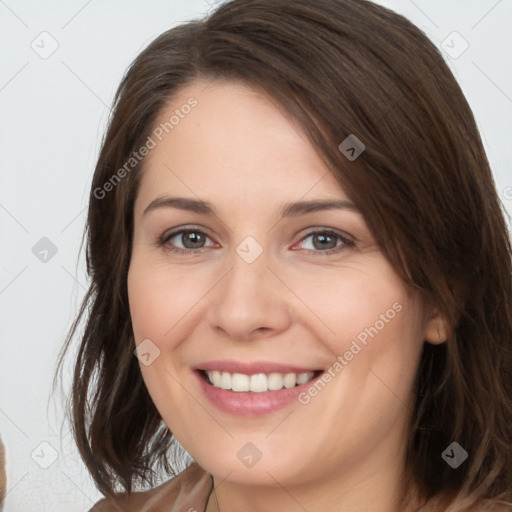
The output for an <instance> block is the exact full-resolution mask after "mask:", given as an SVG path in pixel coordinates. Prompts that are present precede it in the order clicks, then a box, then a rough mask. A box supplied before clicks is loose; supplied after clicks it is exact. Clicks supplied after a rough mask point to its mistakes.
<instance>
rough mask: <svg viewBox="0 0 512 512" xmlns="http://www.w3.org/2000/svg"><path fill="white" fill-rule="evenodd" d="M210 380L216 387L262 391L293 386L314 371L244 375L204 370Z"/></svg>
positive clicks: (312, 375) (306, 380)
mask: <svg viewBox="0 0 512 512" xmlns="http://www.w3.org/2000/svg"><path fill="white" fill-rule="evenodd" d="M206 374H207V375H208V378H209V379H210V382H211V383H212V384H213V386H214V387H216V388H221V389H230V390H232V391H238V392H247V391H252V392H254V393H264V392H265V391H277V390H279V389H282V388H283V387H285V388H293V387H295V386H297V385H298V386H300V385H301V384H305V383H306V382H308V381H309V380H311V379H312V378H313V377H314V375H315V372H305V373H299V374H297V373H270V374H269V375H266V374H264V373H257V374H255V375H245V374H243V373H229V372H219V371H217V370H214V371H208V372H206Z"/></svg>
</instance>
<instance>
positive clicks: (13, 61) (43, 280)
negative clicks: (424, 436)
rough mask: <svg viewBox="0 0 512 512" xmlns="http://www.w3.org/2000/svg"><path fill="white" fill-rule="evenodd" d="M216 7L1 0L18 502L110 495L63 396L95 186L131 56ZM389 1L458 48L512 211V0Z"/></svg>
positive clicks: (5, 257)
mask: <svg viewBox="0 0 512 512" xmlns="http://www.w3.org/2000/svg"><path fill="white" fill-rule="evenodd" d="M216 3H218V2H214V1H213V0H209V2H207V1H206V0H187V1H184V0H166V1H164V0H150V1H146V2H142V1H140V2H134V1H130V2H122V1H121V0H112V1H109V2H100V1H99V0H89V1H85V0H71V1H64V0H60V1H54V2H44V1H35V0H26V1H22V0H17V1H15V0H5V1H3V0H0V48H1V54H0V55H1V66H0V149H1V159H0V165H1V170H2V172H1V178H0V179H1V182H0V233H1V242H2V251H1V257H0V270H1V274H0V311H1V324H0V329H1V330H0V343H1V345H0V354H1V356H0V390H1V396H0V432H1V435H2V437H3V439H4V443H5V444H6V452H7V476H8V482H7V488H8V495H7V498H6V505H5V510H6V511H8V512H21V511H22V512H36V511H37V512H44V511H52V512H75V511H76V512H79V511H85V510H88V509H89V508H90V507H91V506H92V504H93V502H95V501H96V500H97V499H98V498H99V494H98V492H97V491H96V490H95V488H94V486H93V485H92V481H91V479H90V477H89V476H88V474H87V473H86V471H85V469H84V467H83V465H82V464H81V462H80V461H79V459H78V456H77V453H76V450H75V449H74V447H73V442H72V438H71V435H70V434H69V428H68V426H67V425H65V424H64V425H63V426H62V431H61V423H62V417H63V415H62V403H63V398H62V396H60V395H54V396H50V391H51V389H50V384H51V378H52V375H53V371H54V365H55V361H56V357H57V354H58V351H59V349H60V347H61V345H62V343H63V341H64V337H65V334H66V332H67V329H68V328H69V326H70V323H71V321H72V318H73V316H74V315H75V313H76V311H77V308H78V305H79V302H80V299H81V298H82V296H83V294H84V291H85V289H86V286H87V279H86V275H85V271H84V268H85V267H84V257H83V253H82V254H81V255H80V259H79V246H80V240H81V234H82V230H83V225H84V221H85V211H86V200H87V196H88V188H89V185H90V180H91V176H92V172H93V168H94V164H95V159H96V157H97V155H98V151H99V147H100V140H101V136H102V134H103V130H104V128H105V124H106V121H107V116H108V113H109V105H110V104H111V101H112V98H113V94H114V92H115V89H116V87H117V85H118V83H119V81H120V79H121V77H122V75H123V73H124V71H125V69H126V68H127V66H128V65H129V64H130V62H131V61H132V60H133V59H134V58H135V56H136V55H137V54H138V53H139V52H140V51H141V50H142V49H143V48H144V47H145V46H146V45H147V44H148V43H149V42H150V41H151V40H152V39H153V38H154V37H156V36H157V35H158V34H160V33H161V32H163V31H164V30H166V29H168V28H169V27H171V26H173V25H175V24H177V23H179V22H180V21H183V20H186V19H189V18H192V17H196V16H198V15H201V14H203V13H206V12H207V11H208V10H209V9H211V8H212V6H213V5H215V4H216ZM379 3H382V4H384V5H386V6H388V7H390V8H392V9H394V10H396V11H398V12H400V13H402V14H404V15H406V16H407V17H408V18H410V19H411V20H412V21H413V22H414V23H416V24H417V25H419V26H420V27H421V28H422V29H423V30H424V31H425V32H426V33H427V34H428V35H429V37H430V38H431V39H432V40H433V41H434V42H435V44H436V45H438V46H439V47H441V48H444V49H445V50H446V51H447V52H448V53H450V54H451V55H452V56H451V57H450V56H449V55H448V54H447V53H446V52H445V55H446V59H447V61H448V62H449V63H450V65H451V68H452V69H453V71H454V73H455V76H456V77H457V79H458V80H459V83H460V84H461V85H462V88H463V90H464V92H465V93H466V96H467V98H468V100H469V103H470V105H471V106H472V108H473V111H474V113H475V116H476V118H477V121H478V124H479V127H480V130H481V133H482V136H483V139H484V143H485V146H486V149H487V152H488V156H489V159H490V161H491V165H492V168H493V171H494V175H495V177H496V181H497V187H498V189H499V191H500V195H501V197H502V200H503V202H504V204H505V206H506V208H507V209H508V211H512V171H511V162H512V144H511V133H512V129H511V128H512V71H511V66H510V58H511V55H512V51H511V50H512V33H511V31H510V26H511V22H512V2H511V1H510V0H501V1H497V0H471V1H463V0H459V1H457V0H451V1H449V0H430V1H427V0H416V1H412V0H381V2H379ZM454 31H455V32H457V34H453V32H454ZM42 32H47V33H48V34H49V35H48V34H42V35H41V33H42ZM369 37H371V35H369ZM443 41H444V43H443ZM55 45H58V48H57V49H56V51H55V52H54V53H53V54H52V55H50V56H48V55H47V54H48V53H49V52H50V51H51V50H52V49H53V46H55ZM466 45H469V46H468V48H467V49H466V51H464V52H463V53H461V52H462V50H464V48H465V46H466ZM443 51H444V50H443ZM459 54H460V55H459ZM43 57H47V58H43ZM454 57H456V58H454ZM468 144H471V141H468ZM43 237H47V238H48V239H50V240H51V242H52V243H53V244H54V245H55V247H56V249H57V252H56V254H55V255H53V256H52V253H51V252H50V253H48V254H47V255H45V254H44V253H39V258H44V257H45V256H46V259H47V261H46V262H43V261H41V260H40V259H39V258H38V257H36V255H35V254H34V253H33V252H32V248H33V247H34V246H35V245H36V244H37V243H38V242H39V241H40V239H41V238H43ZM36 247H37V246H36ZM36 252H38V251H36ZM68 374H69V372H68ZM68 384H69V375H68V378H67V380H66V381H65V382H64V385H65V386H67V385H68ZM41 443H43V444H41ZM53 459H55V460H53ZM50 463H51V465H50V466H49V467H48V468H47V469H44V467H42V466H45V465H48V464H50Z"/></svg>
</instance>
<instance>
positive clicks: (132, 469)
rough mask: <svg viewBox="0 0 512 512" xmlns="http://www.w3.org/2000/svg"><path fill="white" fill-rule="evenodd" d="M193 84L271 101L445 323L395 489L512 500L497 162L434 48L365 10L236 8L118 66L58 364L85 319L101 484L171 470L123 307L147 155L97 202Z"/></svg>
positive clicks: (320, 3)
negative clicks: (238, 87)
mask: <svg viewBox="0 0 512 512" xmlns="http://www.w3.org/2000/svg"><path fill="white" fill-rule="evenodd" d="M199 78H203V79H207V80H214V79H216V78H220V79H228V80H237V81H242V82H244V83H247V84H249V85H251V86H252V87H256V88H260V89H262V90H264V91H265V92H266V93H267V94H268V95H270V96H271V97H272V98H273V99H274V100H276V101H277V102H278V103H279V104H280V105H281V106H282V107H283V109H284V111H286V112H287V113H288V114H289V115H290V116H291V118H292V119H294V120H295V121H296V122H297V123H298V125H299V126H300V127H301V128H302V130H303V131H304V133H305V134H306V135H307V137H308V138H309V140H310V141H311V142H312V144H313V145H314V147H315V148H316V149H317V151H318V153H319V154H320V155H321V156H322V158H323V159H324V161H325V162H326V164H327V165H328V166H329V168H330V169H331V170H332V173H333V174H334V176H335V177H336V178H337V179H338V180H339V182H340V184H341V185H342V186H343V187H344V189H345V190H346V192H347V193H348V195H349V196H350V197H351V199H352V200H353V201H354V202H355V203H356V205H357V206H358V208H359V209H360V210H361V211H362V212H363V215H364V216H365V219H366V221H367V223H368V225H369V227H370V229H371V230H372V232H373V234H374V235H375V237H376V239H377V241H378V242H379V244H380V246H381V248H382V251H383V253H384V254H385V255H386V256H387V258H388V259H389V261H390V262H391V264H392V265H393V267H394V268H395V270H396V272H398V273H399V274H400V275H401V276H402V278H403V279H404V280H405V282H406V283H408V284H409V285H410V286H412V287H414V288H415V289H417V290H419V291H420V292H421V293H422V296H423V297H424V298H425V300H426V301H428V302H430V303H432V304H434V305H435V306H436V307H437V308H438V309H439V311H441V313H442V314H443V316H444V317H445V318H446V320H447V324H448V325H449V337H448V339H447V341H446V343H444V344H441V345H436V346H434V345H431V344H428V343H425V345H424V351H423V354H422V359H421V363H420V367H419V369H418V377H417V383H416V403H415V406H414V410H413V411H411V429H410V438H409V444H408V452H407V460H406V467H405V473H404V489H405V488H406V487H408V486H409V485H408V484H409V483H414V484H415V486H417V488H418V490H419V492H420V495H421V497H422V498H423V499H424V500H428V499H430V498H432V497H434V496H439V495H445V494H446V495H455V494H457V493H460V494H461V495H474V496H475V497H476V499H493V501H494V502H496V503H506V502H507V500H508V501H512V463H511V462H512V313H511V304H512V301H511V299H512V288H511V285H512V280H511V275H512V274H511V247H510V242H509V239H508V235H507V229H506V225H505V221H504V218H503V214H502V210H501V205H500V202H499V199H498V197H497V194H496V191H495V187H494V183H493V178H492V175H491V171H490V168H489V164H488V161H487V158H486V156H485V152H484V148H483V146H482V142H481V139H480V136H479V133H478V130H477V127H476V124H475V121H474V118H473V115H472V113H471V110H470V108H469V106H468V104H467V102H466V100H465V98H464V96H463V94H462V92H461V90H460V88H459V86H458V85H457V83H456V81H455V79H454V77H453V75H452V73H451V72H450V71H449V69H448V67H447V65H446V64H445V62H444V60H443V58H442V57H441V55H440V53H439V51H438V50H437V49H436V47H435V46H434V45H433V44H432V43H431V42H430V41H429V40H428V38H427V37H426V36H425V35H424V34H423V33H422V32H421V31H420V30H419V29H418V28H416V27H415V26H414V25H412V24H411V23H410V22H409V21H407V20H406V19H405V18H403V17H402V16H400V15H397V14H395V13H393V12H392V11H390V10H387V9H385V8H383V7H380V6H377V5H375V4H372V3H370V2H367V1H362V0H316V1H315V2H311V1H309V0H234V1H230V2H227V3H225V4H223V5H221V6H220V7H219V8H218V9H217V10H216V11H215V12H213V13H212V14H211V15H209V16H208V17H206V18H205V19H204V20H200V21H192V22H189V23H186V24H183V25H180V26H178V27H175V28H173V29H171V30H169V31H167V32H165V33H164V34H162V35H161V36H159V37H158V38H157V39H156V40H155V41H153V42H152V43H151V44H150V45H149V46H148V47H147V48H146V49H145V50H144V51H143V52H142V53H141V54H140V55H139V56H138V57H137V59H136V60H135V61H134V62H133V64H132V65H131V67H130V68H129V70H128V71H127V73H126V75H125V77H124V79H123V81H122V83H121V85H120V87H119V89H118V91H117V94H116V97H115V101H114V109H113V113H112V116H111V119H110V124H109V127H108V131H107V133H106V136H105V138H104V140H103V144H102V149H101V153H100V155H99V159H98V163H97V166H96V170H95V174H94V178H93V183H92V188H91V195H90V205H89V214H88V223H87V227H86V233H85V234H86V235H87V255H86V257H87V269H88V272H89V275H90V277H91V284H90V288H89V290H88V292H87V294H86V296H85V299H84V301H83V304H82V307H81V309H80V311H79V315H78V317H77V319H76V321H75V323H74V324H73V326H72V328H71V330H70V333H69V335H68V338H67V340H66V344H65V346H64V349H63V353H62V354H61V357H60V360H59V366H60V365H61V363H62V358H63V356H64V355H65V353H66V352H67V351H68V349H69V345H70V341H71V339H72V338H73V337H74V336H75V335H76V333H77V330H78V325H79V323H80V321H81V320H84V319H85V329H84V332H83V334H82V336H81V345H80V347H79V352H78V356H77V359H76V363H75V370H74V379H73V388H72V395H71V407H70V412H71V420H72V425H73V429H74V435H75V438H76V442H77V445H78V449H79V451H80V453H81V456H82V457H83V460H84V461H85V464H86V465H87V467H88V469H89V471H90V473H91V475H92V477H93V478H94V480H95V482H96V484H97V486H98V488H99V489H100V490H101V491H102V492H103V493H104V494H105V495H107V496H112V495H113V493H114V492H115V491H116V490H117V489H118V487H119V484H120V485H121V486H122V488H124V489H125V490H126V491H128V492H131V491H132V490H133V489H134V487H133V486H134V484H136V483H142V482H146V483H149V484H151V483H152V482H153V477H154V472H153V470H154V468H155V464H158V465H159V466H160V469H163V470H164V471H166V472H168V473H172V472H173V469H172V468H173V464H174V461H173V460H170V452H169V448H170V447H171V446H172V442H173V438H172V433H171V432H169V430H168V429H167V428H166V427H165V425H164V424H163V422H162V419H161V417H160V415H159V413H158V411H157V410H156V408H155V406H154V404H153V402H152V400H151V397H150V396H149V394H148V391H147V390H146V387H145V385H144V383H143V380H142V377H141V372H140V368H139V364H138V361H137V359H136V357H134V354H133V350H134V347H135V344H134V340H133V333H132V327H131V322H130V313H129V308H128V297H127V286H126V279H127V271H128V267H129V263H130V254H131V243H132V231H133V219H132V217H133V205H134V200H135V197H136V194H137V189H138V183H139V180H140V173H141V171H142V170H143V168H144V161H142V162H141V163H140V164H138V165H136V166H135V167H134V168H133V170H131V172H129V174H128V175H127V176H126V177H124V178H123V179H122V180H120V181H119V183H117V184H116V186H115V187H113V190H112V191H110V192H109V193H108V195H106V196H105V197H104V198H98V194H97V193H95V191H97V190H99V189H101V188H102V187H103V186H104V184H105V183H106V182H107V181H108V180H109V179H111V177H112V176H113V175H114V174H115V173H116V171H117V170H118V169H120V168H122V167H123V165H124V164H125V163H126V162H127V161H128V160H129V158H130V157H131V156H132V154H133V152H134V151H136V150H137V149H138V148H140V147H141V146H142V145H143V144H144V142H145V141H146V139H147V137H148V136H149V134H150V133H151V130H152V128H153V126H154V123H155V119H156V117H157V116H158V114H159V113H160V112H161V111H162V109H163V108H164V107H165V106H166V104H167V103H168V101H169V100H170V99H171V98H172V97H173V95H175V94H176V92H177V91H178V89H179V88H181V87H183V86H185V85H187V84H189V83H191V82H192V81H194V80H196V79H199ZM350 134H355V135H356V136H357V137H358V138H359V139H360V140H361V141H362V142H363V143H364V144H365V146H366V149H365V151H364V152H363V153H362V155H361V156H359V157H358V158H357V159H356V160H354V161H349V160H347V158H346V157H345V156H344V155H343V154H342V153H341V152H340V150H339V149H338V145H339V144H340V142H341V141H343V140H344V139H345V138H346V137H347V136H348V135H350ZM84 236H85V235H84ZM453 441H456V442H458V443H459V444H460V445H461V446H462V447H463V448H464V449H465V450H466V451H467V452H468V454H469V458H468V460H467V461H466V462H465V463H464V464H462V465H461V466H460V467H458V468H457V469H452V468H451V467H450V466H449V465H448V464H446V463H445V461H444V460H443V459H442V458H441V453H442V452H443V451H444V450H445V448H446V447H447V446H448V445H450V443H452V442H453ZM171 458H172V457H171ZM405 475H408V478H410V481H408V480H407V479H406V477H405ZM403 499H404V500H405V499H406V494H405V493H404V496H403Z"/></svg>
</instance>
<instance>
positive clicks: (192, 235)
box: [183, 231, 204, 249]
mask: <svg viewBox="0 0 512 512" xmlns="http://www.w3.org/2000/svg"><path fill="white" fill-rule="evenodd" d="M203 243H204V238H203V236H202V235H201V234H200V233H197V232H195V231H189V232H187V233H183V245H184V246H185V247H187V249H196V248H197V247H201V246H202V244H203ZM187 244H189V245H187Z"/></svg>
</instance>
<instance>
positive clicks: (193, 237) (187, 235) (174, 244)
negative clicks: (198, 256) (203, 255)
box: [158, 228, 214, 254]
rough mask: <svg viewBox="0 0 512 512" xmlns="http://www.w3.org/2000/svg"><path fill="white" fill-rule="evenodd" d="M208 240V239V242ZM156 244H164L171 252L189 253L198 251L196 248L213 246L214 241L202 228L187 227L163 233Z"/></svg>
mask: <svg viewBox="0 0 512 512" xmlns="http://www.w3.org/2000/svg"><path fill="white" fill-rule="evenodd" d="M208 241H210V243H209V244H208V243H207V242H208ZM158 245H159V246H165V247H166V249H167V250H169V251H171V252H177V253H180V254H190V253H193V252H199V251H198V249H203V248H206V247H213V246H214V243H213V242H212V240H211V239H210V237H209V236H208V235H207V234H206V233H205V232H204V231H203V230H201V229H196V228H187V229H180V230H178V231H173V232H172V233H169V234H164V235H163V236H162V237H160V239H159V241H158Z"/></svg>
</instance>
